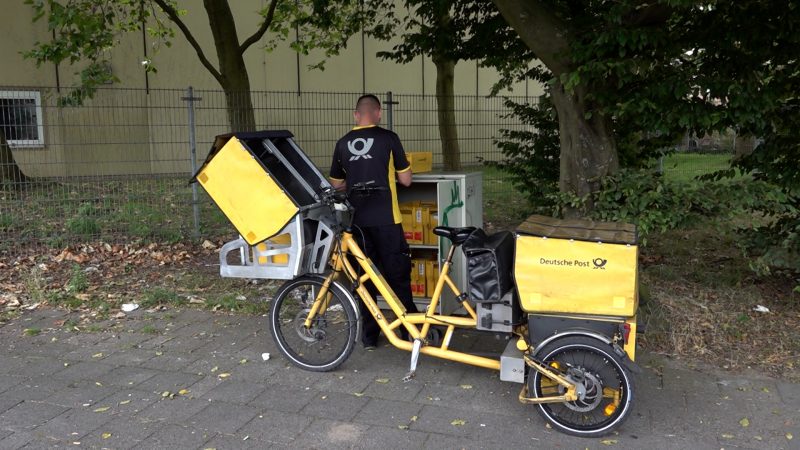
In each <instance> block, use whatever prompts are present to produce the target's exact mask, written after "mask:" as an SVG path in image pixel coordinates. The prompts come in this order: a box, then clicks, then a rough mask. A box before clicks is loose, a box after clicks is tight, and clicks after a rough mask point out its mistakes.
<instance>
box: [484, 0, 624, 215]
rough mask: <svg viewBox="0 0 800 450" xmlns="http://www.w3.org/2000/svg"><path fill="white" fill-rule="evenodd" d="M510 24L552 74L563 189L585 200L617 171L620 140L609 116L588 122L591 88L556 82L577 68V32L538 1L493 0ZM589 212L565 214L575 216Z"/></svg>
mask: <svg viewBox="0 0 800 450" xmlns="http://www.w3.org/2000/svg"><path fill="white" fill-rule="evenodd" d="M493 2H494V4H495V5H496V6H497V9H498V10H500V13H501V14H502V15H503V18H505V19H506V21H507V22H508V24H509V25H511V27H512V28H514V30H515V31H516V32H517V33H518V34H519V37H520V39H522V41H523V42H525V45H527V46H528V48H530V49H531V50H533V52H534V53H535V54H536V56H537V57H538V58H539V60H540V61H541V62H542V63H543V64H544V65H545V66H546V67H547V68H548V69H549V70H550V72H552V73H553V80H554V83H553V85H552V87H551V88H550V94H551V97H552V99H553V105H554V106H555V108H556V112H557V113H558V129H559V135H560V140H561V166H560V176H559V184H558V185H559V190H560V191H561V192H570V193H573V194H576V195H578V196H581V197H583V196H586V195H587V194H589V193H592V192H596V191H597V190H599V188H600V178H602V177H603V176H605V175H611V174H613V173H615V172H616V171H617V170H619V160H618V156H617V147H616V142H615V141H614V137H613V130H612V128H611V120H610V118H607V117H603V116H602V115H601V114H598V113H595V114H593V115H592V116H591V117H590V118H588V119H587V118H586V113H587V111H591V108H590V106H591V105H588V104H587V103H586V101H585V98H586V93H587V89H588V88H587V87H586V86H585V85H578V86H576V87H575V88H574V90H573V91H572V92H565V90H564V87H563V86H562V85H561V84H560V83H559V82H558V80H559V78H560V76H561V75H563V74H566V73H569V72H571V71H572V70H574V68H573V67H572V63H571V61H570V59H569V43H570V40H571V39H573V35H574V34H575V30H572V29H571V28H570V25H569V24H568V23H566V22H564V21H563V20H562V19H560V18H559V17H558V16H557V15H556V14H555V13H554V12H553V9H552V7H551V6H550V5H549V4H548V3H547V2H543V1H536V0H525V1H523V0H493ZM593 208H594V205H593V204H591V202H589V203H588V204H586V211H567V214H568V215H570V216H577V215H580V214H581V213H585V212H587V211H590V210H592V209H593Z"/></svg>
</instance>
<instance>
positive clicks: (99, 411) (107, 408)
mask: <svg viewBox="0 0 800 450" xmlns="http://www.w3.org/2000/svg"><path fill="white" fill-rule="evenodd" d="M109 409H111V407H110V406H103V407H102V408H97V409H95V410H94V412H96V413H101V412H106V411H108V410H109Z"/></svg>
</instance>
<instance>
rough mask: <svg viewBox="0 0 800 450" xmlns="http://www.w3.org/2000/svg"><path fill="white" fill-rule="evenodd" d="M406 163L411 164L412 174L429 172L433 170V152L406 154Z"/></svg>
mask: <svg viewBox="0 0 800 450" xmlns="http://www.w3.org/2000/svg"><path fill="white" fill-rule="evenodd" d="M406 158H407V159H408V162H409V163H411V171H412V172H413V173H422V172H430V171H431V170H433V152H408V153H406Z"/></svg>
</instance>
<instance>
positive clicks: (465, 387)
mask: <svg viewBox="0 0 800 450" xmlns="http://www.w3.org/2000/svg"><path fill="white" fill-rule="evenodd" d="M461 389H472V385H471V384H462V385H461Z"/></svg>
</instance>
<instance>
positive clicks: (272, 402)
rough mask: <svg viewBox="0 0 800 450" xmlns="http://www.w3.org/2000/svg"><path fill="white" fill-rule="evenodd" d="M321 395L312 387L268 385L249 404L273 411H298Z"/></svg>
mask: <svg viewBox="0 0 800 450" xmlns="http://www.w3.org/2000/svg"><path fill="white" fill-rule="evenodd" d="M321 395H322V394H320V393H319V392H317V391H314V390H312V389H293V388H289V387H282V386H275V385H267V386H266V389H265V390H264V392H262V393H261V394H259V395H258V397H256V398H254V399H253V400H252V401H250V403H249V404H250V405H251V406H256V407H260V408H262V409H267V410H272V411H281V412H290V413H296V412H299V411H300V410H302V409H303V408H304V407H305V406H306V405H307V404H308V403H309V402H311V401H313V400H314V399H317V398H319V397H320V396H321Z"/></svg>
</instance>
